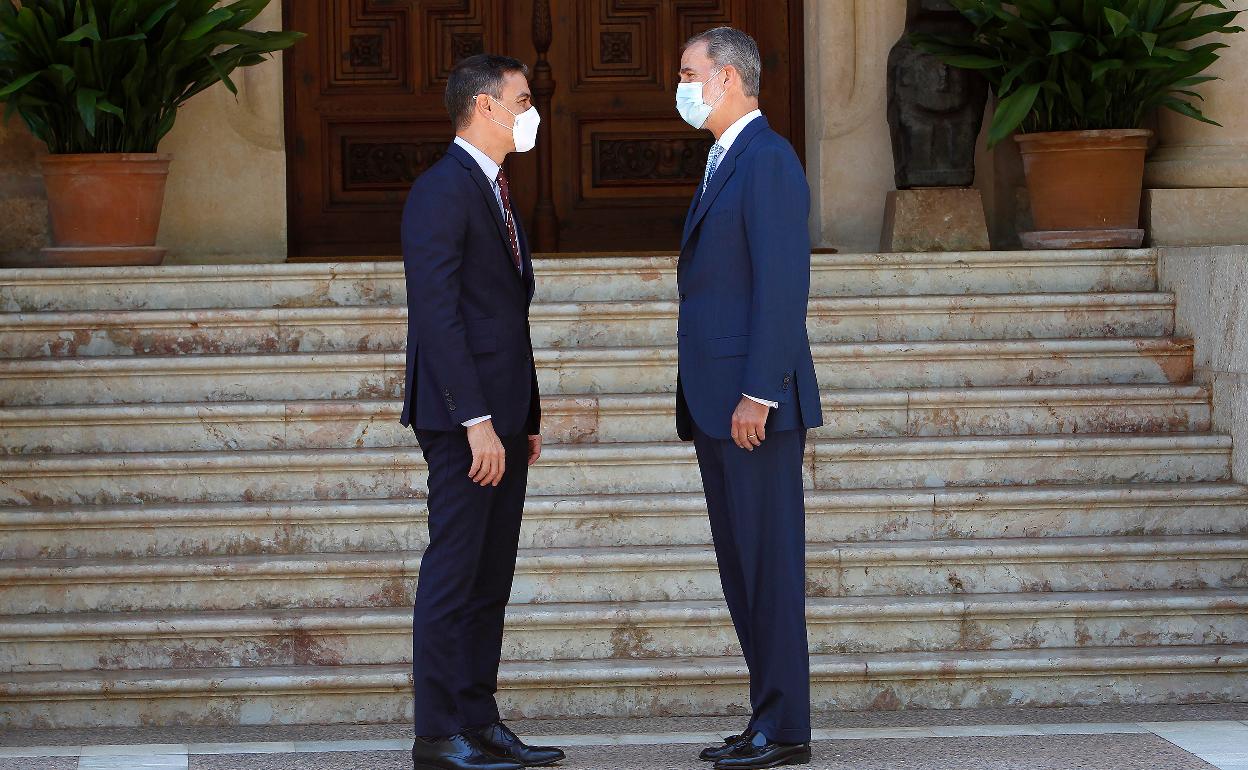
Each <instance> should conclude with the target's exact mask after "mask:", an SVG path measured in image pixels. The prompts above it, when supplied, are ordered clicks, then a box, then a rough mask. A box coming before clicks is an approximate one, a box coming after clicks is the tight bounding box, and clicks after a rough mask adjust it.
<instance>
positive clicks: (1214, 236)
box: [1143, 0, 1248, 246]
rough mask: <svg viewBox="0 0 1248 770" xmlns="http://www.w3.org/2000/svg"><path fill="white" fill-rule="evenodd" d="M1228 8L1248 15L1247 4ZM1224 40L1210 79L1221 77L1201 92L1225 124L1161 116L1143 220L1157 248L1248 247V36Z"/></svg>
mask: <svg viewBox="0 0 1248 770" xmlns="http://www.w3.org/2000/svg"><path fill="white" fill-rule="evenodd" d="M1226 6H1227V8H1228V9H1230V10H1248V0H1233V2H1228V3H1226ZM1246 18H1248V17H1246ZM1241 23H1242V19H1241ZM1218 40H1219V41H1220V42H1224V43H1227V44H1229V46H1230V47H1229V48H1226V49H1224V50H1223V51H1221V54H1222V58H1221V59H1220V60H1219V61H1218V62H1217V63H1216V64H1215V65H1214V66H1213V67H1211V68H1210V69H1209V71H1208V73H1207V74H1210V75H1216V76H1219V77H1221V78H1222V80H1215V81H1212V82H1209V83H1204V84H1202V85H1200V86H1198V88H1197V90H1199V91H1200V93H1201V94H1202V95H1203V96H1204V97H1205V101H1204V102H1202V103H1201V109H1202V110H1203V111H1204V113H1205V114H1206V115H1208V116H1209V117H1210V118H1212V119H1213V120H1216V121H1217V122H1219V123H1221V124H1222V126H1221V127H1219V126H1211V125H1208V124H1205V123H1200V122H1198V121H1195V120H1192V119H1190V118H1187V117H1183V116H1181V115H1178V114H1175V113H1173V112H1171V111H1169V110H1161V111H1160V114H1159V117H1158V125H1157V134H1158V145H1157V148H1156V149H1155V150H1154V151H1153V153H1152V155H1151V156H1150V158H1149V161H1148V164H1147V166H1146V171H1145V176H1144V187H1145V188H1146V193H1145V196H1144V211H1143V218H1144V221H1145V222H1146V223H1147V224H1146V226H1147V228H1148V231H1149V242H1150V243H1151V244H1152V245H1154V246H1202V245H1218V244H1248V217H1245V216H1244V214H1243V212H1244V211H1246V210H1248V89H1245V88H1244V85H1245V84H1244V77H1245V75H1244V73H1248V33H1241V34H1238V35H1228V36H1219V37H1218ZM1202 42H1203V41H1202Z"/></svg>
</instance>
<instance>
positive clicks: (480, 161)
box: [455, 136, 510, 428]
mask: <svg viewBox="0 0 1248 770" xmlns="http://www.w3.org/2000/svg"><path fill="white" fill-rule="evenodd" d="M455 144H457V145H459V146H460V147H462V148H463V149H464V152H466V153H468V154H469V155H471V156H472V159H473V160H475V161H476V162H477V165H478V166H480V167H481V171H482V173H484V174H485V178H486V179H488V180H490V188H491V189H492V190H494V200H496V201H498V210H499V211H501V212H502V214H503V219H504V220H505V219H507V217H508V216H510V214H509V213H508V212H507V207H506V206H504V205H503V192H502V190H500V189H499V188H498V172H499V171H501V170H502V169H500V168H499V165H498V164H497V163H495V162H494V159H493V158H491V157H490V156H489V155H486V154H485V153H483V152H481V151H480V150H478V149H477V148H476V147H474V146H473V145H472V143H471V142H469V141H468V140H467V139H465V138H463V137H462V136H457V137H455ZM493 416H494V415H491V414H487V415H484V416H482V417H476V418H473V419H471V420H467V421H465V422H462V423H460V424H461V425H463V426H464V427H465V428H471V427H472V426H474V425H477V424H478V423H483V422H485V421H486V420H489V419H492V418H493Z"/></svg>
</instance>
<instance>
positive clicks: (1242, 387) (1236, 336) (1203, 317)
mask: <svg viewBox="0 0 1248 770" xmlns="http://www.w3.org/2000/svg"><path fill="white" fill-rule="evenodd" d="M1159 272H1160V280H1161V286H1162V288H1163V289H1164V290H1166V291H1172V292H1174V293H1175V294H1176V295H1177V298H1178V318H1177V322H1178V333H1179V334H1180V335H1184V336H1190V337H1192V338H1194V339H1195V340H1196V376H1197V379H1198V380H1199V381H1201V382H1203V383H1208V384H1210V385H1211V386H1212V388H1213V400H1214V402H1213V418H1214V429H1215V430H1217V431H1220V432H1223V433H1230V434H1232V435H1233V436H1234V437H1235V459H1234V468H1235V478H1236V480H1238V481H1241V482H1244V483H1248V246H1227V247H1210V248H1179V249H1163V250H1162V251H1161V259H1160V269H1159Z"/></svg>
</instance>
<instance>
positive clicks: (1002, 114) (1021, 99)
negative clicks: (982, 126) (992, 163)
mask: <svg viewBox="0 0 1248 770" xmlns="http://www.w3.org/2000/svg"><path fill="white" fill-rule="evenodd" d="M1042 85H1043V84H1042V83H1029V84H1027V85H1025V86H1023V87H1021V88H1019V89H1018V90H1017V91H1015V92H1014V93H1012V94H1010V95H1009V96H1007V97H1005V98H1004V99H1002V100H1001V102H1000V103H999V104H998V105H997V110H996V115H995V116H994V118H993V121H992V128H991V129H990V130H989V132H988V146H989V147H995V146H996V145H997V144H998V143H1000V142H1001V141H1002V140H1004V139H1005V138H1007V137H1008V136H1009V135H1010V134H1012V133H1014V131H1015V130H1016V129H1018V127H1019V126H1021V125H1022V124H1023V121H1024V120H1025V119H1026V118H1027V115H1028V114H1029V113H1030V112H1031V109H1032V107H1033V106H1035V103H1036V97H1037V96H1038V95H1039V94H1040V88H1041V86H1042Z"/></svg>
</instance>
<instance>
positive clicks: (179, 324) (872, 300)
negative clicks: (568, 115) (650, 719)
mask: <svg viewBox="0 0 1248 770" xmlns="http://www.w3.org/2000/svg"><path fill="white" fill-rule="evenodd" d="M678 309H679V305H678V303H676V302H674V301H673V302H623V301H621V302H585V303H575V304H569V303H543V304H539V305H535V306H534V307H533V309H532V312H531V314H530V327H531V329H532V336H533V344H534V346H536V347H543V348H578V347H580V348H583V347H629V346H633V347H636V346H646V345H668V344H671V343H672V341H674V340H675V339H676V330H677V324H676V315H677V312H678ZM807 326H808V329H809V331H810V338H811V341H813V342H877V341H897V340H905V341H923V340H971V339H1033V338H1034V339H1067V338H1086V337H1165V336H1169V335H1171V334H1173V333H1174V296H1173V295H1171V294H1163V293H1120V294H1006V295H977V296H969V297H968V296H952V297H945V296H928V297H904V296H903V297H838V298H815V299H813V300H811V303H810V312H809V316H808V323H807ZM406 340H407V308H406V307H403V306H377V305H371V306H357V307H315V308H259V309H241V308H228V309H213V310H130V311H121V310H113V311H87V312H83V311H79V312H49V313H13V314H6V313H0V357H4V358H38V357H54V358H58V357H72V356H118V355H186V354H204V353H207V354H225V353H276V352H281V353H315V352H322V351H348V352H350V351H356V352H358V351H365V350H372V351H396V350H403V348H404V346H405V344H406Z"/></svg>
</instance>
